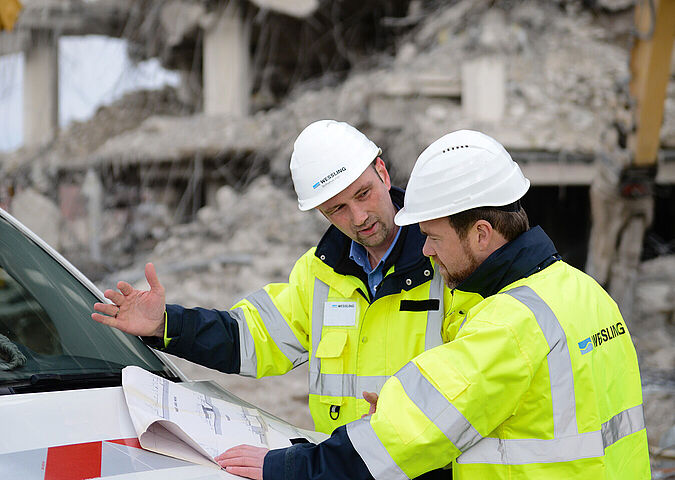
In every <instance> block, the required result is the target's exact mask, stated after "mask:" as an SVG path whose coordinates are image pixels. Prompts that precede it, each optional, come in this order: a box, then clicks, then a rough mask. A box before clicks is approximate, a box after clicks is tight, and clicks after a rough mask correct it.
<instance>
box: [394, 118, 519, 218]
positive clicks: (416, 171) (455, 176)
mask: <svg viewBox="0 0 675 480" xmlns="http://www.w3.org/2000/svg"><path fill="white" fill-rule="evenodd" d="M528 188H530V181H529V180H528V179H527V178H525V177H524V176H523V172H521V171H520V168H519V167H518V164H516V162H514V161H513V159H512V158H511V155H509V153H508V152H507V151H506V150H505V149H504V147H503V146H502V145H501V144H500V143H499V142H497V141H496V140H495V139H493V138H491V137H488V136H487V135H485V134H483V133H480V132H474V131H472V130H459V131H456V132H452V133H449V134H447V135H445V136H443V137H441V138H439V139H438V140H436V141H435V142H434V143H432V144H431V145H429V146H428V147H427V148H426V149H425V150H424V151H423V152H422V153H421V154H420V156H419V157H418V158H417V162H415V166H414V167H413V170H412V173H411V174H410V180H409V181H408V186H407V188H406V192H405V199H404V202H403V205H404V206H403V208H402V209H400V210H399V211H398V213H397V214H396V217H395V219H394V221H395V222H396V224H397V225H409V224H411V223H417V222H424V221H426V220H433V219H436V218H441V217H447V216H449V215H454V214H455V213H459V212H464V211H466V210H470V209H472V208H476V207H499V206H503V205H508V204H510V203H513V202H515V201H516V200H519V199H520V198H521V197H522V196H523V195H525V192H527V190H528Z"/></svg>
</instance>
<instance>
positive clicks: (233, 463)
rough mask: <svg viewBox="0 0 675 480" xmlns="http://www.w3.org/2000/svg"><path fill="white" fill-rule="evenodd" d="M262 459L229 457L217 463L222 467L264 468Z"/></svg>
mask: <svg viewBox="0 0 675 480" xmlns="http://www.w3.org/2000/svg"><path fill="white" fill-rule="evenodd" d="M260 460H261V459H260V457H246V456H241V457H228V458H224V459H222V460H217V459H216V461H217V462H218V463H219V464H220V466H221V467H257V468H260V467H262V462H261V461H260Z"/></svg>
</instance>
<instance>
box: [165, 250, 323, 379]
mask: <svg viewBox="0 0 675 480" xmlns="http://www.w3.org/2000/svg"><path fill="white" fill-rule="evenodd" d="M313 254H314V249H311V250H309V251H308V252H307V253H306V254H305V255H303V256H302V257H301V258H300V259H299V260H298V262H297V263H296V264H295V266H294V268H293V270H292V271H291V274H290V277H289V281H288V283H272V284H269V285H266V286H265V287H263V288H261V289H260V290H258V291H256V292H253V293H251V294H249V295H247V296H246V297H245V298H244V299H242V300H241V301H239V302H238V303H236V304H235V305H234V306H233V307H232V309H230V310H227V311H220V310H207V309H203V308H193V309H187V308H183V307H180V306H178V305H167V325H166V336H167V337H168V338H170V341H169V343H168V345H167V346H166V348H165V351H166V352H168V353H172V354H175V355H178V356H181V357H183V358H186V359H187V360H190V361H193V362H196V363H199V364H201V365H204V366H207V367H210V368H215V369H218V370H220V371H223V372H226V373H240V374H242V375H246V376H252V377H262V376H266V375H280V374H283V373H286V372H288V371H289V370H291V369H292V368H294V367H296V366H298V365H300V364H302V363H304V362H306V361H307V359H308V357H309V354H308V348H309V313H308V312H309V308H308V305H309V304H311V292H312V288H313V281H312V280H313V277H312V276H311V275H310V271H309V270H310V264H311V261H312V258H313Z"/></svg>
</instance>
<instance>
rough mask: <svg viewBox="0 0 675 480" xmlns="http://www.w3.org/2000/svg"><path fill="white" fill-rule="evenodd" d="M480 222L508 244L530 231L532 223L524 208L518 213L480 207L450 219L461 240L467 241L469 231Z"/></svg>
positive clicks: (451, 216)
mask: <svg viewBox="0 0 675 480" xmlns="http://www.w3.org/2000/svg"><path fill="white" fill-rule="evenodd" d="M478 220H485V221H486V222H488V223H490V225H492V228H494V229H495V230H496V231H497V232H499V233H500V234H501V235H502V236H503V237H504V238H505V239H506V241H507V242H510V241H512V240H515V239H516V238H517V237H518V236H519V235H520V234H522V233H525V232H527V231H528V230H529V229H530V222H529V221H528V219H527V213H526V212H525V209H524V208H523V207H520V208H519V209H518V210H517V211H504V210H500V209H499V208H497V207H478V208H472V209H471V210H466V211H464V212H460V213H456V214H454V215H450V216H449V217H448V221H449V222H450V226H451V227H452V228H454V229H455V231H456V232H457V235H459V238H460V239H462V240H463V239H465V238H466V236H467V235H468V233H469V229H470V228H471V227H472V226H473V224H474V223H476V222H477V221H478Z"/></svg>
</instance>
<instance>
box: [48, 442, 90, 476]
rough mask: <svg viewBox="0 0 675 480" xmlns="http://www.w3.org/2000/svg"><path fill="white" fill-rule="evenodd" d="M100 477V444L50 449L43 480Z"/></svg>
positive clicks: (82, 444) (81, 444) (80, 444)
mask: <svg viewBox="0 0 675 480" xmlns="http://www.w3.org/2000/svg"><path fill="white" fill-rule="evenodd" d="M100 476H101V442H90V443H78V444H76V445H63V446H61V447H50V448H49V450H47V466H46V467H45V477H44V480H83V479H85V478H92V477H100Z"/></svg>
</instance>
